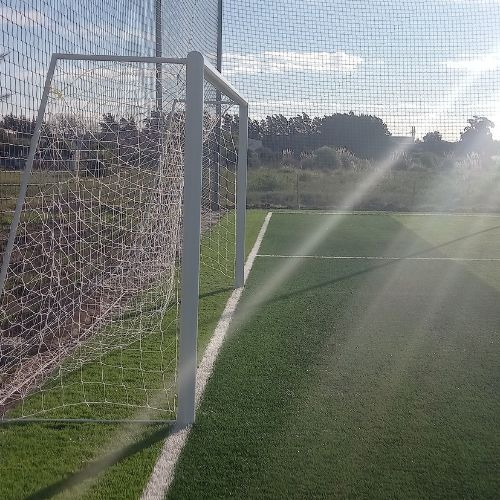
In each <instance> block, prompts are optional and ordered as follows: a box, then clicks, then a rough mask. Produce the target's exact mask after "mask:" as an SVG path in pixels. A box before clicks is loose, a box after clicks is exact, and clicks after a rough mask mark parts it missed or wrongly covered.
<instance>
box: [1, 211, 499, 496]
mask: <svg viewBox="0 0 500 500" xmlns="http://www.w3.org/2000/svg"><path fill="white" fill-rule="evenodd" d="M264 216H265V212H262V211H250V212H249V216H248V232H247V252H248V251H249V249H250V247H251V246H252V245H253V242H254V241H255V239H256V236H257V232H258V231H259V229H260V226H261V225H262V222H263V219H264ZM313 242H314V243H315V244H313ZM217 276H219V278H217ZM230 292H231V283H230V281H229V280H228V278H224V277H222V276H220V274H219V275H218V274H217V272H216V271H214V269H213V267H211V266H204V267H203V275H202V289H201V295H202V298H201V304H200V305H201V307H200V342H199V352H200V355H201V353H202V352H203V351H204V349H205V347H206V345H207V343H208V341H209V339H210V337H211V334H212V332H213V330H214V328H215V325H216V323H217V321H218V319H219V317H220V314H221V312H222V310H223V308H224V305H225V302H226V300H227V298H228V296H229V294H230ZM499 303H500V217H494V216H493V217H489V216H438V215H427V216H420V215H409V214H408V215H398V214H394V215H389V214H359V215H354V214H353V215H333V214H327V213H320V212H302V213H285V212H275V213H274V214H273V216H272V218H271V222H270V224H269V227H268V230H267V233H266V236H265V238H264V240H263V243H262V245H261V248H260V251H259V256H258V257H257V259H256V261H255V264H254V267H253V269H252V272H251V274H250V278H249V280H248V282H247V286H246V289H245V292H244V294H243V297H242V301H241V303H240V304H239V306H238V312H237V317H236V321H235V322H234V326H233V328H232V330H231V331H230V332H229V334H228V337H227V340H226V343H225V344H224V346H223V348H222V351H221V354H220V356H219V358H218V361H217V363H216V366H215V371H214V373H213V376H212V378H211V379H210V381H209V383H208V386H207V389H206V392H205V397H204V400H203V402H202V405H201V407H200V409H199V411H198V414H197V422H196V425H195V426H194V429H193V431H192V433H191V435H190V437H189V439H188V442H187V445H186V447H185V449H184V451H183V453H182V455H181V459H180V462H179V464H178V467H177V471H176V476H175V479H174V483H173V485H172V487H171V489H170V491H169V493H168V497H169V498H172V499H206V498H256V499H257V498H258V499H260V498H297V499H299V498H300V499H303V498H381V499H386V498H401V499H407V498H450V499H451V498H453V499H454V498H492V499H493V498H498V497H499V496H500V475H499V474H498V471H499V469H500V397H499V396H498V394H499V391H500V334H499V331H500V308H499V307H498V304H499ZM168 432H169V428H168V427H167V426H159V425H155V426H148V427H143V426H124V425H100V424H86V425H81V424H65V425H63V424H25V425H16V426H4V427H0V449H1V455H0V477H1V478H2V481H0V498H2V499H3V498H5V499H18V498H32V499H34V498H89V499H90V498H98V499H108V498H116V499H123V498H126V499H129V498H130V499H134V498H138V497H139V496H140V494H141V492H142V490H143V488H144V486H145V484H146V482H147V480H148V477H149V475H150V474H151V471H152V468H153V465H154V463H155V461H156V458H157V456H158V453H159V451H160V448H161V445H162V442H163V440H164V438H165V437H166V436H167V435H168Z"/></svg>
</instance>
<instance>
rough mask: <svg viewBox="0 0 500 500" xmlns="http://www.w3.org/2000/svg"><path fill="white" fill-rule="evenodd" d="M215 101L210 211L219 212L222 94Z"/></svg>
mask: <svg viewBox="0 0 500 500" xmlns="http://www.w3.org/2000/svg"><path fill="white" fill-rule="evenodd" d="M222 1H223V0H218V5H217V60H216V68H217V71H218V72H219V73H222V12H223V10H222V7H223V6H222ZM215 100H216V101H217V104H216V107H215V113H216V116H217V125H216V130H215V134H216V139H215V142H216V146H215V151H214V161H213V162H212V163H213V166H212V169H211V178H210V193H211V199H210V205H211V207H210V209H211V210H212V211H218V210H220V208H221V207H220V161H221V154H220V153H221V136H222V130H221V128H222V106H221V101H222V94H221V92H220V91H219V90H217V91H216V93H215Z"/></svg>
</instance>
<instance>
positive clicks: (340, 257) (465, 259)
mask: <svg viewBox="0 0 500 500" xmlns="http://www.w3.org/2000/svg"><path fill="white" fill-rule="evenodd" d="M257 257H259V258H270V259H324V260H431V261H432V260H451V261H457V262H498V261H500V257H499V258H495V257H491V258H488V257H486V258H474V257H470V258H469V257H386V256H383V255H382V256H373V257H371V256H349V255H269V254H258V255H257Z"/></svg>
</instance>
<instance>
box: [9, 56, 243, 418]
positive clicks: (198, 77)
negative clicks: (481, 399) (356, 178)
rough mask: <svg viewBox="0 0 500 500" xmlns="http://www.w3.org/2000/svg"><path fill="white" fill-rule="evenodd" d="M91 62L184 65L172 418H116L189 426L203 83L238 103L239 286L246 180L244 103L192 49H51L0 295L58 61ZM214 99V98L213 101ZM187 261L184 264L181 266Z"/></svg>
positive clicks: (194, 354)
mask: <svg viewBox="0 0 500 500" xmlns="http://www.w3.org/2000/svg"><path fill="white" fill-rule="evenodd" d="M61 60H71V61H96V62H106V61H109V62H123V63H150V64H156V65H157V66H160V65H163V64H171V65H184V66H185V67H186V99H185V100H186V102H185V117H186V118H185V119H186V123H185V154H184V188H183V207H182V210H183V241H182V250H181V251H182V260H181V270H180V274H181V290H180V297H181V303H180V315H179V321H180V327H179V352H178V361H177V362H178V364H177V383H176V387H177V391H176V392H177V401H178V404H177V415H176V419H175V420H174V421H169V420H133V419H131V420H120V422H129V423H133V422H136V423H158V422H163V423H168V422H171V423H175V424H177V425H179V426H181V427H185V426H188V425H192V424H193V423H194V421H195V417H196V373H197V364H198V363H197V344H198V309H199V286H200V246H201V210H202V166H203V117H204V109H205V104H213V101H206V100H205V96H204V84H205V82H209V83H210V84H212V85H213V87H214V89H215V90H216V91H217V99H216V100H217V103H216V104H218V105H220V104H222V98H221V97H219V96H226V97H227V98H229V99H230V100H231V101H233V102H234V103H235V105H237V106H238V108H239V139H238V163H237V169H236V170H237V171H236V193H235V195H236V254H235V282H234V287H235V288H240V287H243V285H244V279H245V271H244V264H245V226H246V185H247V158H248V102H247V101H246V100H245V99H244V98H243V97H242V96H241V94H240V93H239V92H238V91H237V90H236V89H235V88H234V87H233V85H232V84H231V83H229V82H228V81H227V80H226V79H225V78H224V77H223V76H222V74H221V73H220V72H219V71H218V70H217V69H216V68H214V67H213V66H212V65H211V64H210V63H209V62H208V61H207V60H206V58H205V57H204V56H203V54H201V53H200V52H197V51H192V52H190V53H189V54H188V55H187V57H186V58H165V57H135V56H114V55H94V54H92V55H87V54H65V53H54V54H52V57H51V60H50V64H49V68H48V71H47V75H46V78H45V83H44V87H43V93H42V98H41V102H40V106H39V108H38V113H37V118H36V122H35V128H34V131H33V136H32V138H31V142H30V148H29V154H28V157H27V159H26V164H25V167H24V171H23V174H22V178H21V184H20V188H19V194H18V199H17V202H16V208H15V211H14V214H13V218H12V222H11V225H10V229H9V237H8V240H7V245H6V247H5V250H4V253H3V261H2V266H1V270H0V294H2V293H3V292H4V285H5V280H6V276H7V272H8V269H9V266H10V260H11V256H12V251H13V247H14V243H15V238H16V234H17V230H18V227H19V223H20V220H21V214H22V210H23V206H24V203H25V200H26V194H27V190H28V186H29V183H30V179H31V173H32V170H33V163H34V158H35V154H36V150H37V147H38V143H39V140H40V135H41V129H42V125H43V119H44V115H45V111H46V107H47V102H48V98H49V94H50V89H51V83H52V79H53V77H54V72H55V69H56V66H57V63H58V61H61ZM219 101H220V102H219ZM186 263H187V265H186ZM33 421H37V422H45V421H47V422H54V421H61V422H109V423H114V422H117V421H116V420H101V419H99V420H97V419H96V420H91V419H65V418H61V419H54V418H47V419H44V418H29V417H28V418H22V417H21V418H15V419H8V418H7V419H0V424H3V423H14V422H15V423H22V422H33Z"/></svg>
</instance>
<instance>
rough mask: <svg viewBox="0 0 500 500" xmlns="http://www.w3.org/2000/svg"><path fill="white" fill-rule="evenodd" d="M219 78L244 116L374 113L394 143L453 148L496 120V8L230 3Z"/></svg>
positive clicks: (313, 0)
mask: <svg viewBox="0 0 500 500" xmlns="http://www.w3.org/2000/svg"><path fill="white" fill-rule="evenodd" d="M224 14H225V16H224V34H225V37H224V66H223V69H224V71H225V73H226V75H227V76H228V77H229V78H230V79H232V80H233V82H234V83H235V85H236V87H237V88H239V89H241V90H242V92H243V93H244V94H245V95H246V96H247V97H248V98H249V99H250V101H251V104H252V108H251V114H252V109H253V116H258V117H259V116H265V115H267V114H269V113H279V112H281V113H283V114H285V115H287V116H290V115H294V114H297V113H300V112H302V111H305V112H308V113H309V114H311V115H312V116H318V115H319V116H322V115H324V114H329V113H334V112H349V111H351V110H352V111H354V112H357V113H369V114H376V115H377V116H380V117H381V118H383V119H384V121H386V123H387V124H388V125H389V129H390V130H391V131H392V132H393V133H394V134H397V135H408V133H409V131H410V129H411V127H412V126H415V127H416V130H417V136H422V135H424V134H425V133H426V132H428V131H431V130H440V131H441V132H442V133H443V135H444V136H445V137H446V138H448V139H450V140H454V139H457V138H458V137H459V134H460V131H461V130H463V128H464V127H465V126H466V125H467V119H468V118H471V117H472V116H473V115H486V116H488V117H489V118H490V119H492V120H493V121H497V122H498V127H497V129H496V130H494V135H495V137H496V138H499V139H500V1H499V0H421V1H415V0H369V1H366V0H342V1H338V0H336V1H333V0H328V1H327V0H300V1H299V0H288V1H284V0H251V1H250V0H231V1H230V2H226V4H225V11H224Z"/></svg>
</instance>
